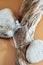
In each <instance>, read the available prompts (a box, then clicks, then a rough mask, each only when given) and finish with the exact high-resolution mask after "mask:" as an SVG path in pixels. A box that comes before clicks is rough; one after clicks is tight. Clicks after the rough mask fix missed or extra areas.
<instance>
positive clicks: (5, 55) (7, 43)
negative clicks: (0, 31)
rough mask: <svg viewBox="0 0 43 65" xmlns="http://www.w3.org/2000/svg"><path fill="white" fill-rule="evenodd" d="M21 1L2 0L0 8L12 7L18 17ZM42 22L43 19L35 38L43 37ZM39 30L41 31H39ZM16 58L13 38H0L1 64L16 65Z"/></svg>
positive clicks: (42, 64) (42, 63)
mask: <svg viewBox="0 0 43 65" xmlns="http://www.w3.org/2000/svg"><path fill="white" fill-rule="evenodd" d="M21 3H22V0H0V9H3V8H6V7H10V8H11V9H12V10H13V12H14V13H15V15H16V17H17V18H18V13H19V9H20V5H21ZM42 23H43V20H42V22H41V23H40V24H39V25H38V27H37V29H36V32H35V39H36V38H37V39H38V38H41V39H43V35H42V34H43V31H42V30H43V25H42ZM40 26H41V28H40ZM37 31H38V32H39V33H37ZM39 34H40V36H39ZM15 58H16V49H15V47H14V45H13V40H12V39H0V65H15V61H16V60H15ZM31 65H43V61H41V62H40V63H37V64H31Z"/></svg>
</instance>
